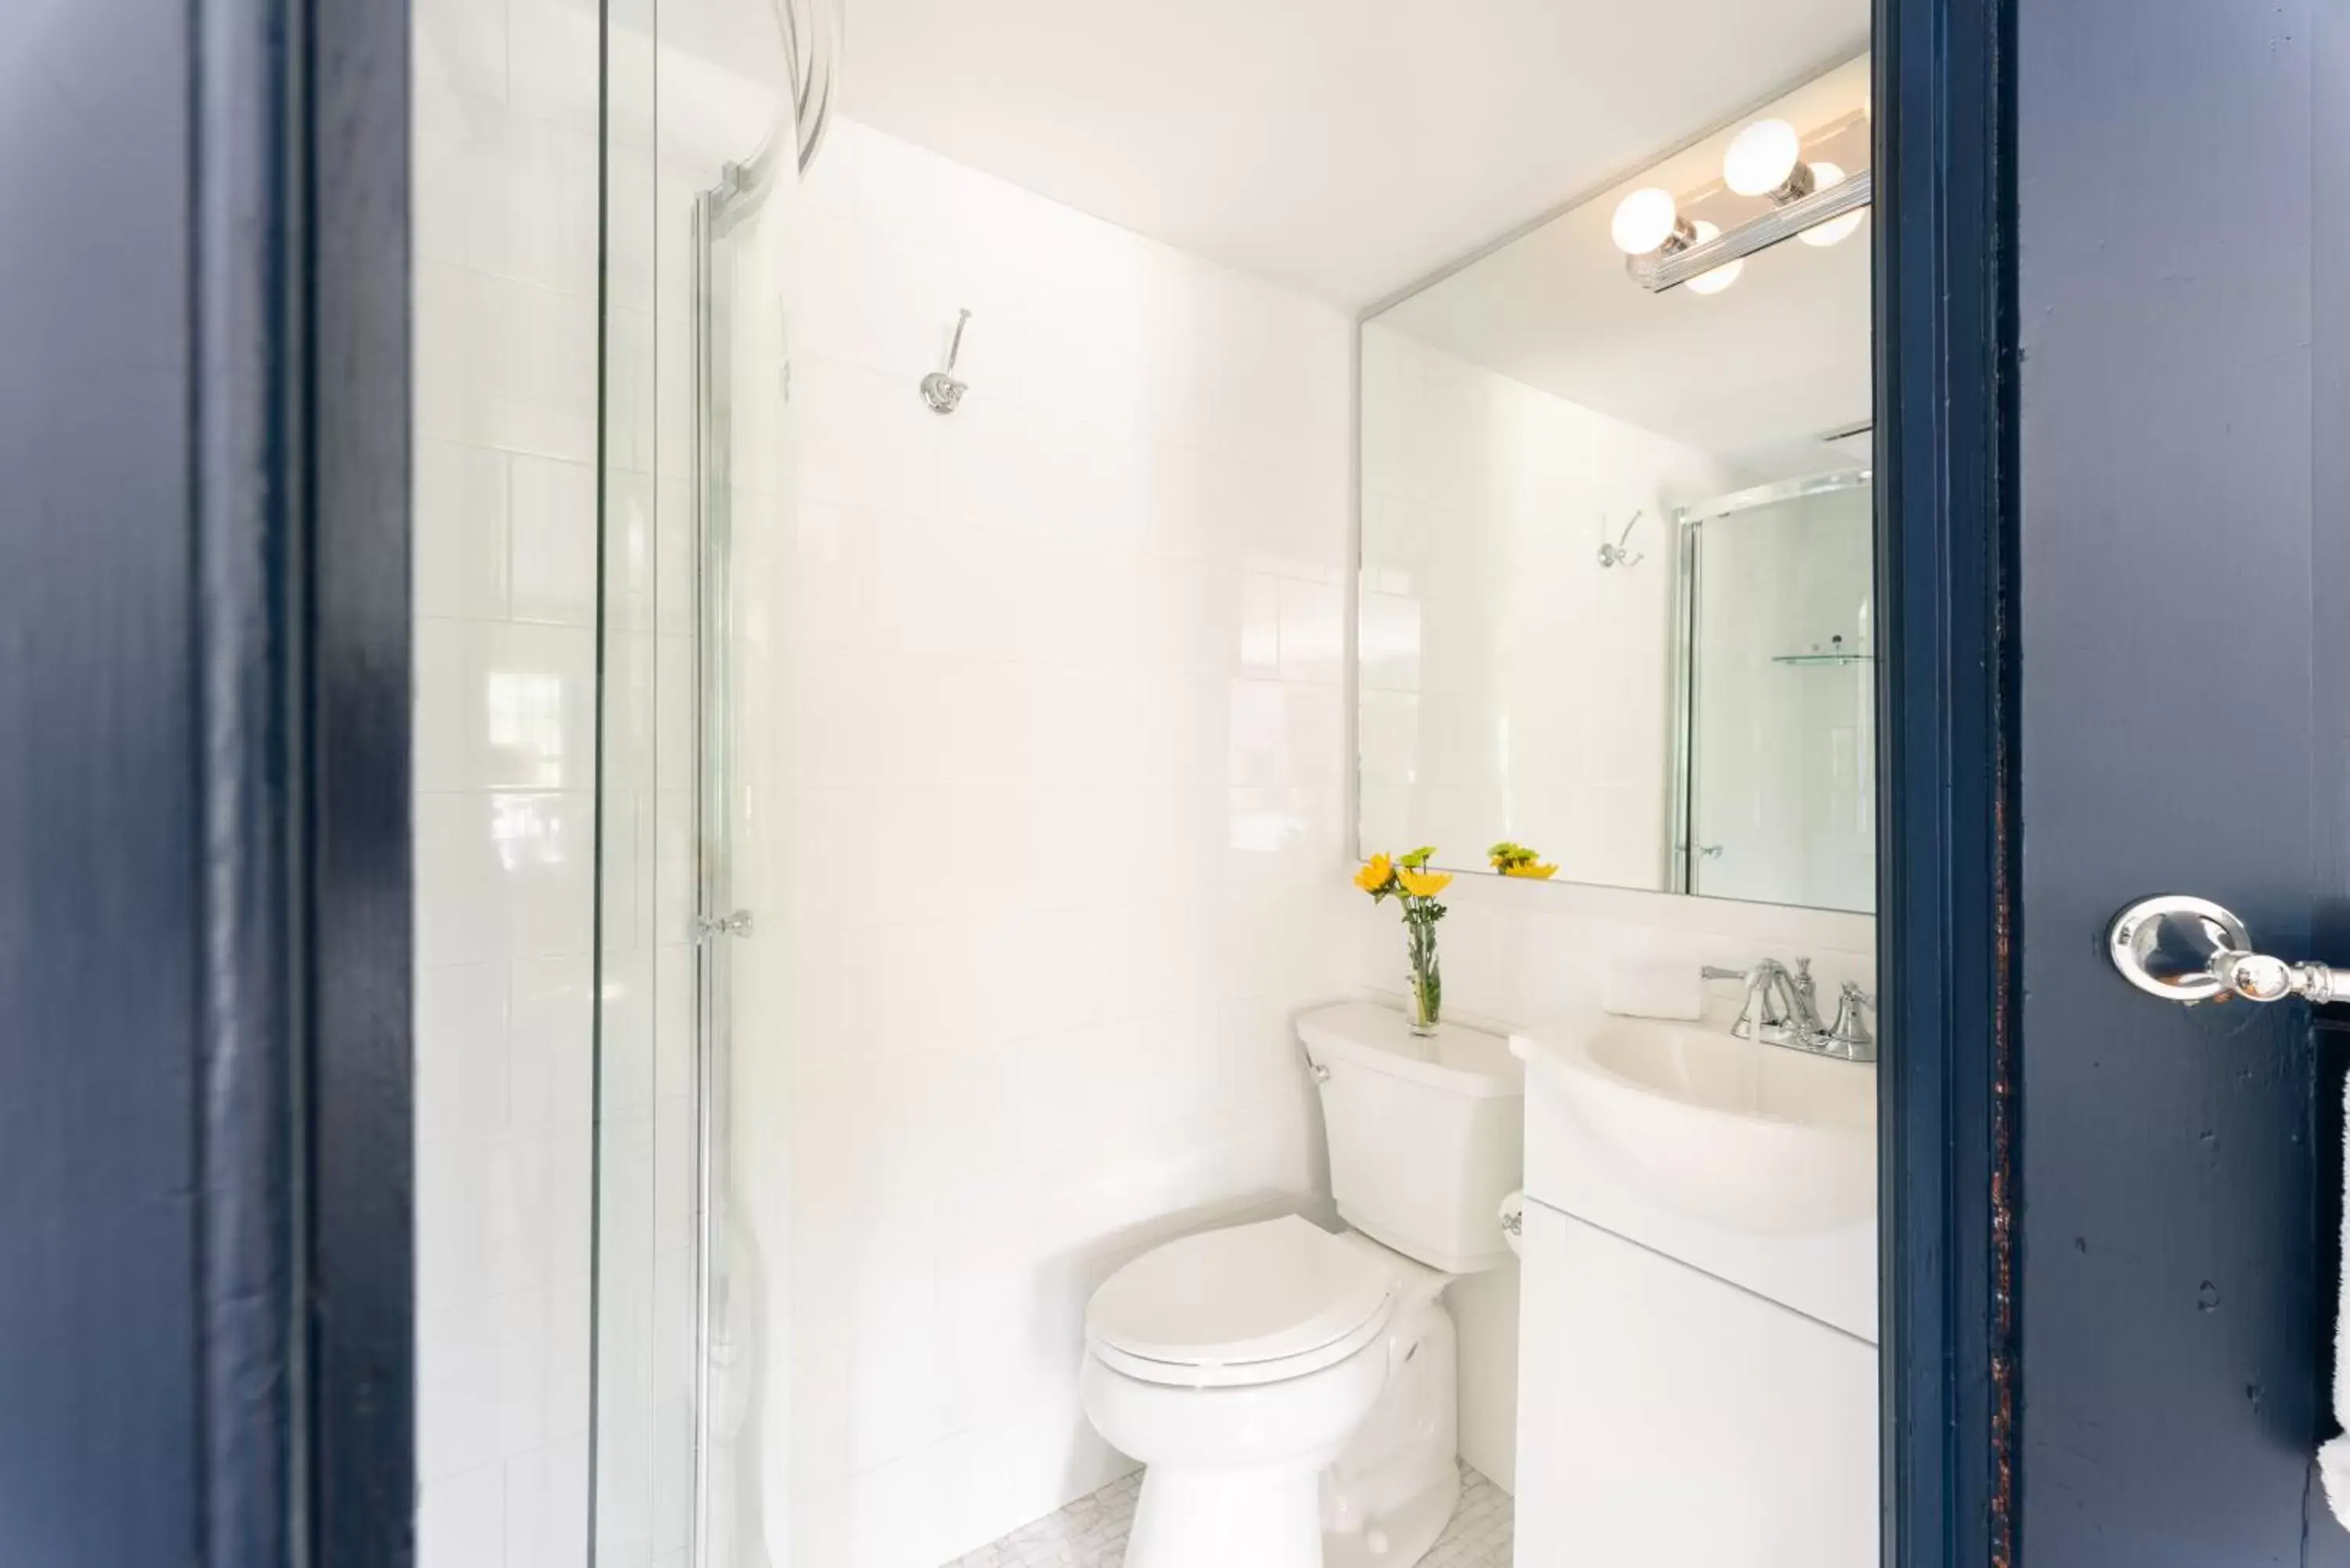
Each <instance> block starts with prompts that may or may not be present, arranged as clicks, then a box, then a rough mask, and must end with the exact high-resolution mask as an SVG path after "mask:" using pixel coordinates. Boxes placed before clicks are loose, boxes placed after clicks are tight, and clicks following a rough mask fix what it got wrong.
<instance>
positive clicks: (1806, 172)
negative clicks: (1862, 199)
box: [1721, 119, 1814, 206]
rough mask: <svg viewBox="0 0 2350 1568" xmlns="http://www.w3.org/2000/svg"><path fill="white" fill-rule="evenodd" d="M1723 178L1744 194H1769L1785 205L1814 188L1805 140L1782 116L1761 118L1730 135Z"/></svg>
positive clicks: (1723, 181) (1722, 165)
mask: <svg viewBox="0 0 2350 1568" xmlns="http://www.w3.org/2000/svg"><path fill="white" fill-rule="evenodd" d="M1721 181H1722V183H1723V184H1725V185H1727V186H1729V187H1730V188H1731V190H1733V191H1735V192H1738V193H1739V194H1740V195H1742V196H1768V197H1770V198H1771V200H1772V201H1773V202H1777V203H1778V204H1779V205H1780V206H1785V205H1786V204H1787V203H1788V202H1793V201H1795V200H1797V199H1798V198H1800V197H1804V196H1808V195H1810V194H1811V193H1812V192H1813V190H1814V178H1813V173H1812V170H1811V166H1810V165H1809V164H1807V163H1805V162H1804V139H1803V138H1802V137H1800V136H1798V135H1796V134H1795V128H1794V126H1792V125H1789V124H1788V123H1787V122H1786V121H1785V120H1783V119H1758V120H1756V121H1755V122H1754V123H1753V124H1752V125H1750V126H1748V127H1747V128H1746V129H1745V130H1742V131H1740V132H1739V133H1738V134H1737V135H1736V136H1735V137H1733V138H1731V143H1730V151H1727V152H1725V153H1723V154H1722V155H1721Z"/></svg>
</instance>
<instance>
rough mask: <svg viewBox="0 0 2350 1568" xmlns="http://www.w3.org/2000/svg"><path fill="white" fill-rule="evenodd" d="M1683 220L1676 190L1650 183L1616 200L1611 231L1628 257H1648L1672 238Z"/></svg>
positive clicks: (1620, 249)
mask: <svg viewBox="0 0 2350 1568" xmlns="http://www.w3.org/2000/svg"><path fill="white" fill-rule="evenodd" d="M1679 221H1680V209H1679V206H1678V205H1676V204H1675V203H1674V202H1673V193H1672V192H1670V191H1667V190H1664V189H1662V188H1660V187H1659V186H1655V185H1648V186H1644V187H1642V188H1641V189H1639V190H1638V191H1635V192H1632V193H1631V194H1630V195H1628V196H1627V197H1625V198H1624V199H1623V200H1622V201H1620V202H1617V203H1616V216H1615V218H1614V220H1613V221H1612V222H1610V223H1608V225H1607V232H1608V234H1610V235H1612V236H1613V237H1614V239H1615V241H1616V248H1617V250H1619V251H1622V252H1623V253H1624V254H1626V255H1627V256H1644V255H1647V254H1648V253H1649V252H1650V251H1653V250H1655V249H1656V248H1657V247H1658V246H1659V245H1661V244H1664V243H1665V242H1666V241H1667V240H1669V239H1671V238H1672V237H1673V227H1674V225H1675V224H1676V223H1679Z"/></svg>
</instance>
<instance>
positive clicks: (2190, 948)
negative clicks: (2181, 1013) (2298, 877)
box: [2106, 893, 2350, 1007]
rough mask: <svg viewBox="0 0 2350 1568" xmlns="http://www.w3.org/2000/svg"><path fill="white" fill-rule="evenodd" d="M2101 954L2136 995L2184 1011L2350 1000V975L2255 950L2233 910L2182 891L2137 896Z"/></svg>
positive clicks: (2114, 926) (2108, 932) (2109, 933)
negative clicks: (2293, 1000) (2211, 1005)
mask: <svg viewBox="0 0 2350 1568" xmlns="http://www.w3.org/2000/svg"><path fill="white" fill-rule="evenodd" d="M2106 955H2107V956H2108V957H2110V958H2111V959H2112V960H2113V961H2114V968H2115V969H2116V970H2118V971H2121V977H2122V978H2123V979H2124V980H2126V981H2129V982H2130V983H2131V984H2132V985H2134V986H2136V987H2137V989H2138V990H2140V991H2142V992H2146V993H2147V995H2149V996H2158V997H2160V998H2162V999H2163V1000H2164V1001H2165V1002H2181V1003H2184V1004H2185V1005H2187V1006H2189V1007H2192V1006H2194V1005H2195V1004H2196V1003H2197V1002H2224V1001H2226V1000H2228V999H2229V998H2230V997H2236V996H2241V997H2242V998H2243V999H2244V1000H2245V1001H2247V1002H2282V1001H2283V1000H2284V999H2285V998H2286V997H2289V996H2303V997H2307V998H2308V999H2309V1000H2310V1001H2311V1002H2335V1001H2344V1000H2350V972H2342V973H2337V972H2336V971H2334V970H2333V969H2332V968H2331V967H2329V966H2327V965H2325V964H2322V963H2290V962H2287V961H2285V960H2283V959H2279V958H2271V957H2269V956H2268V955H2267V954H2266V953H2260V952H2254V951H2253V950H2252V938H2251V932H2250V931H2248V930H2246V929H2244V922H2243V921H2241V920H2240V919H2237V918H2236V916H2235V913H2234V912H2233V911H2232V910H2230V909H2224V908H2222V907H2221V906H2220V905H2218V904H2215V903H2213V902H2211V900H2210V899H2209V898H2193V897H2190V896H2189V895H2188V894H2185V893H2165V894H2163V895H2162V896H2160V897H2159V898H2141V899H2139V900H2138V901H2137V903H2135V904H2132V905H2131V906H2130V907H2129V908H2127V909H2124V910H2123V911H2122V912H2121V913H2120V914H2118V915H2116V916H2115V917H2114V920H2113V924H2112V925H2110V926H2108V927H2107V928H2106Z"/></svg>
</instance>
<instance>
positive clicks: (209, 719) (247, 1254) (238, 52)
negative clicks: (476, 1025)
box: [0, 0, 415, 1568]
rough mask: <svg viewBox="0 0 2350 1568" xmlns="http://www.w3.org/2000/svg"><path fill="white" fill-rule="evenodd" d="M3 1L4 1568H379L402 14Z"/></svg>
mask: <svg viewBox="0 0 2350 1568" xmlns="http://www.w3.org/2000/svg"><path fill="white" fill-rule="evenodd" d="M11 21H12V32H11V36H10V39H9V43H8V46H7V47H6V49H5V51H0V83H5V88H6V92H5V99H6V101H7V102H8V106H9V116H8V127H7V132H6V134H7V135H8V137H9V140H8V141H7V143H6V144H5V146H0V192H5V195H6V198H7V200H8V201H9V202H10V204H11V211H10V213H9V217H10V222H9V223H7V224H6V225H5V232H0V293H4V294H5V302H0V311H5V323H6V326H7V331H6V334H5V336H6V337H7V338H8V342H9V348H8V352H7V354H6V355H5V356H0V420H5V429H0V499H5V512H4V513H0V627H5V630H6V641H7V649H6V652H5V662H0V670H5V673H0V734H5V735H6V736H7V741H8V743H7V748H6V749H7V751H8V753H9V754H10V765H9V766H8V767H7V768H5V770H0V1392H5V1397H0V1558H5V1560H7V1561H9V1562H12V1563H13V1562H17V1561H24V1562H27V1563H30V1562H35V1561H37V1562H39V1563H43V1564H44V1568H85V1565H87V1568H123V1565H124V1564H130V1563H203V1564H208V1565H213V1568H280V1565H285V1568H292V1565H295V1564H308V1563H316V1564H333V1565H335V1568H408V1564H410V1563H412V1562H413V1557H414V1551H413V1542H412V1535H413V1525H412V1520H411V1516H412V1513H413V1511H414V1501H415V1469H414V1457H413V1456H414V1424H413V1416H412V1410H413V1393H412V1388H413V1380H414V1366H413V1348H412V1329H411V1312H412V1300H413V1287H412V1282H411V1273H412V1269H411V1246H412V1243H411V1215H412V1200H411V1192H412V1173H411V1152H410V1127H411V1117H410V1093H411V1087H410V1085H411V1040H410V1033H411V1023H410V984H411V980H410V971H411V932H410V922H411V916H410V905H409V900H410V886H411V876H410V864H411V843H410V827H409V817H410V802H409V762H408V759H409V730H410V696H409V693H410V684H411V683H410V674H409V639H410V630H409V596H408V561H409V516H408V514H409V494H408V490H409V419H410V363H409V357H410V348H409V330H410V328H409V267H410V259H409V196H408V192H409V185H408V148H409V57H408V49H409V6H408V3H407V0H204V3H203V4H201V5H188V4H185V3H183V0H182V3H177V4H174V3H170V0H160V3H159V0H71V3H70V4H67V5H46V6H36V7H34V8H33V9H32V10H31V11H30V12H29V13H28V14H26V15H25V16H17V17H12V19H11Z"/></svg>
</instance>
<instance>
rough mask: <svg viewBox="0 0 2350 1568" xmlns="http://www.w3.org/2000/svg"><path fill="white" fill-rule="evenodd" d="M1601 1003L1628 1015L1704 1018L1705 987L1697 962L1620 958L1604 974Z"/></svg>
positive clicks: (1603, 1008)
mask: <svg viewBox="0 0 2350 1568" xmlns="http://www.w3.org/2000/svg"><path fill="white" fill-rule="evenodd" d="M1599 1005H1600V1007H1601V1009H1602V1010H1603V1011H1605V1012H1614V1013H1617V1014H1620V1015H1621V1016H1623V1017H1626V1018H1701V1017H1703V1016H1704V1015H1705V987H1704V985H1703V984H1702V983H1700V981H1699V979H1698V972H1697V965H1696V964H1694V963H1675V962H1672V961H1669V960H1660V959H1619V960H1617V961H1616V962H1615V963H1613V964H1610V965H1609V966H1608V968H1607V973H1606V974H1604V975H1602V976H1601V977H1600V981H1599Z"/></svg>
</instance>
